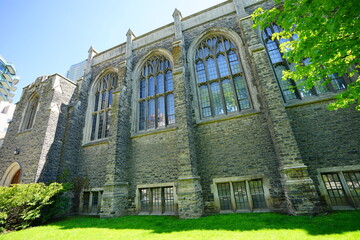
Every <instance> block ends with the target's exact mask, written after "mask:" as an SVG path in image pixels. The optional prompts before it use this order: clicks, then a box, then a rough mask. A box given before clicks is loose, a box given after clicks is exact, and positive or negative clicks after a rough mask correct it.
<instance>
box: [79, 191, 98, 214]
mask: <svg viewBox="0 0 360 240" xmlns="http://www.w3.org/2000/svg"><path fill="white" fill-rule="evenodd" d="M102 194H103V191H102V190H91V191H83V193H82V197H81V201H80V213H82V214H88V215H99V213H100V208H101V198H102Z"/></svg>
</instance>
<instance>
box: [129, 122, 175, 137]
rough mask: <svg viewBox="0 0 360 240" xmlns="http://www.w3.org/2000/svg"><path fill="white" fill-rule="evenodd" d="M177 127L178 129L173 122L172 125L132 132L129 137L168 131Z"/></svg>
mask: <svg viewBox="0 0 360 240" xmlns="http://www.w3.org/2000/svg"><path fill="white" fill-rule="evenodd" d="M177 129H178V128H177V126H176V125H175V124H172V125H168V126H166V127H163V128H156V129H149V130H144V131H140V132H136V133H133V134H131V138H137V137H143V136H148V135H153V134H159V133H164V132H170V131H175V130H177Z"/></svg>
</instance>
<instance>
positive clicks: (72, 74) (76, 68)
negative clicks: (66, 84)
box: [66, 60, 86, 81]
mask: <svg viewBox="0 0 360 240" xmlns="http://www.w3.org/2000/svg"><path fill="white" fill-rule="evenodd" d="M85 67H86V60H85V61H82V62H79V63H77V64H74V65H71V66H70V69H69V71H67V73H66V77H67V78H68V79H70V80H73V81H77V80H79V79H80V78H82V77H83V76H84V71H85Z"/></svg>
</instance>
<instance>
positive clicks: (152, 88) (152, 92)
mask: <svg viewBox="0 0 360 240" xmlns="http://www.w3.org/2000/svg"><path fill="white" fill-rule="evenodd" d="M148 81H149V82H148V96H153V95H155V81H154V77H153V76H151V77H150V78H149V80H148Z"/></svg>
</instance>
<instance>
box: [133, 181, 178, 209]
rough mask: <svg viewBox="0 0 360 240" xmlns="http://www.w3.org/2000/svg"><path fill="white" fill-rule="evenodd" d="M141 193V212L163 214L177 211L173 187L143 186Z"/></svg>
mask: <svg viewBox="0 0 360 240" xmlns="http://www.w3.org/2000/svg"><path fill="white" fill-rule="evenodd" d="M139 193H140V212H141V213H148V214H154V215H161V214H173V213H174V212H175V206H174V203H175V201H174V188H173V187H169V186H168V187H153V188H141V189H139Z"/></svg>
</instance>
